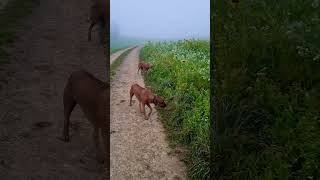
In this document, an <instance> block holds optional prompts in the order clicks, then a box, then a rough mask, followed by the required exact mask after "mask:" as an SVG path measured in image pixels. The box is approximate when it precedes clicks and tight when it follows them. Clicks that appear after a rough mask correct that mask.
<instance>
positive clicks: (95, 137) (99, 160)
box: [92, 125, 104, 163]
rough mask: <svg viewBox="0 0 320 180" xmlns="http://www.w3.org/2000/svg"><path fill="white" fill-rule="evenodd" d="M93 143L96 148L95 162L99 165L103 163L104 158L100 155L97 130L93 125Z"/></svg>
mask: <svg viewBox="0 0 320 180" xmlns="http://www.w3.org/2000/svg"><path fill="white" fill-rule="evenodd" d="M92 137H93V142H94V145H95V147H96V158H97V161H98V162H100V163H103V161H104V158H103V155H102V153H101V149H100V146H99V144H100V142H99V128H98V127H97V125H94V131H93V136H92Z"/></svg>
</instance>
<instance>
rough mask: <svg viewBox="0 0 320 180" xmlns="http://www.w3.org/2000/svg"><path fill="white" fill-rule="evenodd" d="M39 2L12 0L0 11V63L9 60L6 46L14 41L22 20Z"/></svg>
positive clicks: (36, 0)
mask: <svg viewBox="0 0 320 180" xmlns="http://www.w3.org/2000/svg"><path fill="white" fill-rule="evenodd" d="M38 4H39V0H10V1H9V2H8V4H7V5H6V6H5V7H4V9H3V10H1V11H0V27H1V28H0V64H2V63H7V62H8V56H9V54H8V53H7V52H6V50H5V47H6V46H7V45H8V44H9V43H12V42H13V41H14V39H15V33H16V31H17V29H18V28H21V27H20V24H21V20H22V19H23V18H24V17H25V16H26V15H28V14H30V13H31V12H32V10H33V8H34V7H35V6H37V5H38Z"/></svg>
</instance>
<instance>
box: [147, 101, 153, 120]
mask: <svg viewBox="0 0 320 180" xmlns="http://www.w3.org/2000/svg"><path fill="white" fill-rule="evenodd" d="M147 106H148V107H149V108H150V112H149V114H148V119H149V118H150V115H151V113H152V107H151V106H150V104H149V103H147Z"/></svg>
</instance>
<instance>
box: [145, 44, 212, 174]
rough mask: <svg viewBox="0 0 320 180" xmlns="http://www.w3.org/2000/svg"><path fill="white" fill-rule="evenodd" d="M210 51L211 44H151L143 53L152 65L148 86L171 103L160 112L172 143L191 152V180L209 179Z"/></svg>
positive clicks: (189, 163)
mask: <svg viewBox="0 0 320 180" xmlns="http://www.w3.org/2000/svg"><path fill="white" fill-rule="evenodd" d="M209 51H210V50H209V42H208V41H203V40H184V41H178V42H158V43H151V42H149V43H147V44H146V45H145V46H144V48H143V49H142V50H141V53H140V58H141V59H143V60H145V61H147V62H150V63H151V64H152V65H153V67H152V69H151V71H150V72H149V73H148V74H147V75H146V76H145V80H146V84H147V85H149V86H151V87H152V89H153V90H154V91H155V92H156V93H157V94H158V95H160V96H163V97H164V98H165V100H166V102H167V103H168V106H167V108H165V109H164V110H161V109H159V111H160V115H161V119H162V121H163V124H164V126H165V128H166V129H167V130H168V132H169V135H168V136H169V139H170V140H171V143H172V144H174V145H178V144H180V145H181V144H182V145H184V146H187V147H188V148H189V149H190V150H191V153H190V157H189V158H188V159H187V164H188V167H189V174H190V177H191V178H192V179H208V177H209V93H210V89H209V86H210V71H209V59H210V54H209Z"/></svg>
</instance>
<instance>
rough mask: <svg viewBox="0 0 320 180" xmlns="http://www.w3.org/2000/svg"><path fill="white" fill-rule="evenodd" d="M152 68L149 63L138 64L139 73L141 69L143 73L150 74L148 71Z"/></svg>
mask: <svg viewBox="0 0 320 180" xmlns="http://www.w3.org/2000/svg"><path fill="white" fill-rule="evenodd" d="M151 67H152V65H150V64H149V63H146V62H143V61H141V62H139V64H138V73H139V70H140V69H141V72H142V71H144V72H148V70H149V69H150V68H151Z"/></svg>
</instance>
